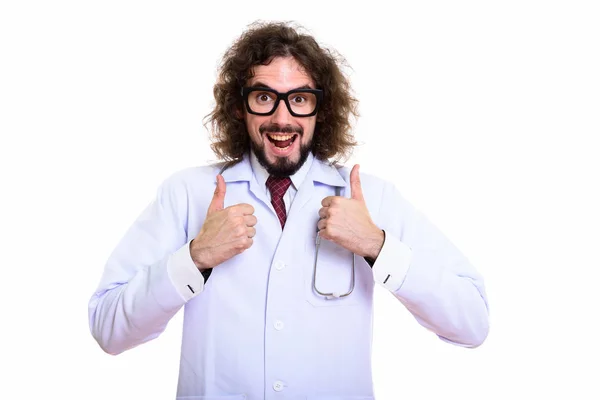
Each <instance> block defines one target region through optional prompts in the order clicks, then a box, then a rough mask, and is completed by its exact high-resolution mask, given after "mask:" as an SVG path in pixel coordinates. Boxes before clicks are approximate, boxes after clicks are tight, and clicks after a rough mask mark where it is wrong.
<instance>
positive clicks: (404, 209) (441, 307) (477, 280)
mask: <svg viewBox="0 0 600 400" xmlns="http://www.w3.org/2000/svg"><path fill="white" fill-rule="evenodd" d="M377 222H378V226H379V227H380V228H382V229H383V230H384V231H385V242H384V245H383V247H382V249H381V252H380V254H379V256H378V257H377V260H376V261H375V264H374V265H373V274H374V279H375V281H376V282H378V283H380V284H381V285H383V286H384V287H386V288H387V289H388V290H389V291H390V292H391V293H392V294H393V295H394V296H395V297H396V298H397V299H398V300H399V301H400V302H401V303H402V304H404V306H405V307H406V308H407V309H408V310H409V311H410V313H411V314H412V315H413V316H414V317H415V318H416V319H417V321H418V322H419V323H420V324H421V325H422V326H424V327H425V328H427V329H429V330H430V331H432V332H434V333H435V334H437V335H438V336H439V337H440V339H442V340H444V341H447V342H450V343H452V344H456V345H460V346H464V347H477V346H479V345H481V344H482V343H483V342H484V340H485V338H486V337H487V334H488V331H489V320H488V315H489V313H488V303H487V296H486V293H485V287H484V282H483V278H482V277H481V275H480V274H479V273H478V272H477V271H476V270H475V268H474V267H473V266H472V265H471V263H470V262H469V260H468V259H467V258H466V257H465V256H464V255H463V254H462V253H461V252H460V250H459V249H457V248H456V246H455V245H454V244H453V243H452V242H451V241H450V240H449V239H448V238H447V237H446V236H445V235H444V234H443V233H442V232H441V231H440V230H439V229H438V228H436V227H435V226H434V225H433V224H432V223H431V222H430V221H429V220H428V219H427V217H426V216H425V215H423V213H421V212H420V211H419V210H417V209H416V208H415V207H413V206H412V205H411V204H410V203H409V202H408V201H407V200H406V199H404V198H403V197H402V196H401V195H400V193H399V192H398V190H397V189H396V188H395V186H394V185H393V184H391V183H386V184H385V186H384V189H383V193H382V200H381V206H380V210H379V213H378V220H377Z"/></svg>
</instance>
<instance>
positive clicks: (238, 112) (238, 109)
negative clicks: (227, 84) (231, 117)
mask: <svg viewBox="0 0 600 400" xmlns="http://www.w3.org/2000/svg"><path fill="white" fill-rule="evenodd" d="M235 118H236V119H239V120H243V119H244V112H243V111H242V108H241V107H236V108H235Z"/></svg>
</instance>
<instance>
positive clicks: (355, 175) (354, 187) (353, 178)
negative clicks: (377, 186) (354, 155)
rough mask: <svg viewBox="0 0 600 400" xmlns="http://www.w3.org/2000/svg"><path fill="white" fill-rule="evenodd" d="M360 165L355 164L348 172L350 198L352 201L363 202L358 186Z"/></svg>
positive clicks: (360, 189) (360, 188)
mask: <svg viewBox="0 0 600 400" xmlns="http://www.w3.org/2000/svg"><path fill="white" fill-rule="evenodd" d="M359 168H360V165H358V164H356V165H355V166H354V167H352V171H350V197H352V198H353V199H354V200H360V201H364V198H363V192H362V187H361V185H360V174H359V172H358V170H359Z"/></svg>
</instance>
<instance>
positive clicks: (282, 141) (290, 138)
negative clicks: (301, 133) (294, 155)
mask: <svg viewBox="0 0 600 400" xmlns="http://www.w3.org/2000/svg"><path fill="white" fill-rule="evenodd" d="M296 137H298V134H291V135H279V134H274V133H267V138H268V139H269V141H270V142H271V143H273V144H274V145H275V147H278V148H280V149H286V148H288V147H289V146H290V145H291V144H292V143H294V141H295V140H296Z"/></svg>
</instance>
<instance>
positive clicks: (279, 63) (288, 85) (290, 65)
mask: <svg viewBox="0 0 600 400" xmlns="http://www.w3.org/2000/svg"><path fill="white" fill-rule="evenodd" d="M252 72H253V76H252V78H250V80H249V81H248V84H249V86H253V85H254V83H256V82H261V83H264V84H265V85H268V86H269V87H271V88H273V89H275V90H278V91H287V90H291V89H294V88H297V87H301V86H306V85H308V86H310V87H312V88H314V87H315V83H314V81H313V80H312V78H311V77H310V75H309V74H308V73H307V72H306V71H305V69H304V68H303V67H302V65H300V64H299V63H298V62H297V61H296V59H295V58H293V57H276V58H274V59H273V60H272V61H271V62H270V63H269V64H268V65H257V66H255V67H253V68H252Z"/></svg>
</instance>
